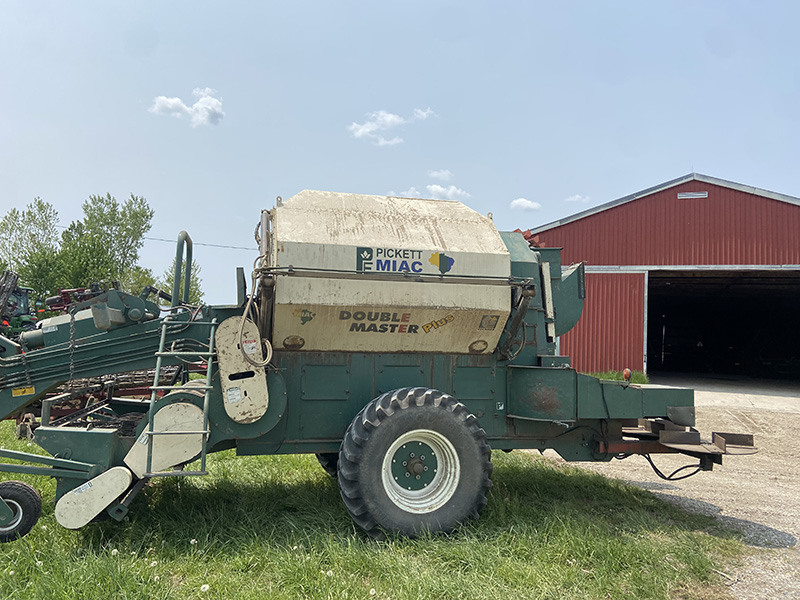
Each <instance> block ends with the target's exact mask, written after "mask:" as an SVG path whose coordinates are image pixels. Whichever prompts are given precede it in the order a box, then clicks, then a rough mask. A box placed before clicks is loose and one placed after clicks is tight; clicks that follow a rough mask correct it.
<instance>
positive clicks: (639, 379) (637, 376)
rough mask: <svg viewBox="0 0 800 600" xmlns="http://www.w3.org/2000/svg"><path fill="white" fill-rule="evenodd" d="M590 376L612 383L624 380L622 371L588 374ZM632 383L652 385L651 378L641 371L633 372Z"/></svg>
mask: <svg viewBox="0 0 800 600" xmlns="http://www.w3.org/2000/svg"><path fill="white" fill-rule="evenodd" d="M588 375H591V376H592V377H597V379H609V380H612V381H622V380H623V379H624V377H623V376H622V371H603V372H601V373H588ZM631 383H650V378H649V377H648V376H647V374H645V373H643V372H641V371H633V372H632V374H631Z"/></svg>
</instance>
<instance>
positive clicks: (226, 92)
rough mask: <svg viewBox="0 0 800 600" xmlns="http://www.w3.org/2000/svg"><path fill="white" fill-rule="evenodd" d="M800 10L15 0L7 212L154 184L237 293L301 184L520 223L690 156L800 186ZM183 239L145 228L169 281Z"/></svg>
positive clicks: (145, 190)
mask: <svg viewBox="0 0 800 600" xmlns="http://www.w3.org/2000/svg"><path fill="white" fill-rule="evenodd" d="M798 22H800V3H797V2H793V1H792V2H777V1H773V2H758V3H756V2H737V1H725V2H723V1H717V2H700V1H695V2H681V1H672V2H658V1H648V2H641V1H630V2H623V1H616V2H610V1H609V2H599V1H587V2H548V3H539V2H494V3H484V2H469V1H466V0H462V1H461V2H435V1H428V2H415V1H409V2H335V1H326V2H322V1H320V2H282V3H277V2H270V3H267V2H263V3H244V2H214V3H211V2H203V1H193V2H182V1H170V2H136V3H134V2H81V3H67V2H36V3H31V2H15V1H9V2H4V3H2V4H1V5H0V208H1V209H2V212H3V213H5V212H6V211H7V210H8V209H9V208H11V207H14V206H16V207H19V208H22V207H23V206H24V205H25V204H27V203H28V202H30V201H31V200H32V199H33V198H34V197H36V196H40V197H42V198H43V199H44V200H46V201H48V202H50V203H52V204H53V205H54V206H55V207H56V209H57V210H58V211H59V214H60V216H61V221H62V223H63V224H65V225H66V224H68V223H69V222H70V221H71V220H73V219H75V218H78V217H80V214H81V212H80V204H81V203H82V202H83V201H84V200H85V199H86V198H87V197H88V196H89V195H90V194H105V193H106V192H109V193H111V194H113V195H114V196H116V197H117V198H118V199H120V200H122V199H124V198H126V197H127V196H128V195H129V194H130V193H134V194H136V195H140V196H144V197H145V198H147V200H148V202H149V203H150V205H151V206H152V207H153V208H154V209H155V211H156V215H155V218H154V221H153V229H152V231H151V232H150V234H149V236H150V237H153V238H166V239H170V240H172V239H175V238H176V237H177V234H178V232H179V231H180V230H181V229H185V230H187V231H188V232H189V233H190V234H191V236H192V238H193V239H194V241H195V242H196V244H197V245H196V246H195V256H196V258H197V259H198V260H199V262H200V264H201V266H202V269H203V272H202V278H203V287H204V289H205V291H206V294H207V296H206V299H207V300H208V301H210V302H213V303H226V302H230V301H232V300H233V299H234V298H235V285H234V272H233V270H234V267H235V266H237V265H242V266H245V267H247V268H249V266H250V265H251V264H252V261H253V259H254V258H255V253H254V252H252V251H248V250H237V249H223V248H214V247H211V246H204V245H201V244H220V245H227V246H237V247H253V248H254V243H253V229H254V227H255V224H256V222H257V221H258V218H259V214H260V211H261V209H262V208H271V207H272V206H273V204H274V199H275V197H276V196H278V195H280V196H283V197H284V198H286V197H289V196H291V195H293V194H295V193H297V192H299V191H300V190H303V189H322V190H332V191H341V192H354V193H367V194H389V193H394V194H398V195H403V194H409V195H419V196H423V197H438V198H445V197H447V198H452V199H459V200H462V201H463V202H465V203H466V204H467V205H469V206H470V207H472V208H474V209H475V210H477V211H479V212H482V213H487V212H490V211H491V212H492V213H493V214H494V219H495V223H496V224H497V226H498V228H500V229H514V228H517V227H520V228H522V229H526V228H528V227H533V226H536V225H540V224H543V223H547V222H550V221H552V220H555V219H558V218H560V217H563V216H566V215H569V214H572V213H575V212H578V211H581V210H585V209H587V208H590V207H592V206H595V205H598V204H602V203H604V202H608V201H610V200H614V199H616V198H618V197H621V196H624V195H627V194H629V193H632V192H635V191H638V190H641V189H644V188H647V187H650V186H652V185H656V184H658V183H661V182H664V181H667V180H669V179H673V178H675V177H679V176H681V175H685V174H686V173H689V172H691V171H693V170H694V171H697V172H700V173H705V174H708V175H712V176H715V177H721V178H724V179H730V180H733V181H738V182H740V183H745V184H749V185H754V186H757V187H762V188H766V189H770V190H774V191H777V192H782V193H785V194H790V195H794V196H800V173H798V168H797V162H798V157H797V146H798V141H797V140H798V139H800V135H799V134H800V119H798V114H799V111H798V109H799V107H800V41H798V40H799V39H800V38H799V37H798V36H797V33H796V27H797V23H798ZM173 255H174V246H173V245H170V244H169V243H164V242H159V241H156V240H148V241H147V243H146V245H145V248H144V250H143V253H142V263H143V264H144V265H145V266H148V267H150V268H152V269H153V270H154V271H155V272H156V273H161V272H162V271H163V270H164V269H165V268H166V267H167V266H168V265H169V263H170V262H171V259H172V256H173Z"/></svg>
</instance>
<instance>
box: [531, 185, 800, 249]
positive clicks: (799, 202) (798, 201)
mask: <svg viewBox="0 0 800 600" xmlns="http://www.w3.org/2000/svg"><path fill="white" fill-rule="evenodd" d="M689 181H701V182H703V183H709V184H712V185H717V186H720V187H725V188H730V189H732V190H737V191H740V192H745V193H747V194H754V195H756V196H762V197H764V198H770V199H772V200H778V201H780V202H787V203H789V204H794V205H795V206H800V198H795V197H794V196H788V195H786V194H779V193H778V192H771V191H769V190H763V189H761V188H757V187H753V186H751V185H744V184H741V183H736V182H734V181H728V180H726V179H719V178H717V177H711V176H710V175H703V174H702V173H689V174H688V175H684V176H683V177H678V178H677V179H672V180H670V181H667V182H664V183H661V184H659V185H656V186H653V187H651V188H647V189H646V190H642V191H640V192H636V193H634V194H630V195H628V196H624V197H622V198H619V199H617V200H612V201H611V202H606V203H605V204H601V205H600V206H595V207H594V208H589V209H587V210H584V211H581V212H579V213H575V214H574V215H569V216H568V217H564V218H563V219H559V220H558V221H553V222H551V223H547V224H545V225H539V226H538V227H532V228H531V230H530V232H531V234H537V233H541V232H543V231H548V230H549V229H554V228H555V227H560V226H561V225H566V224H567V223H572V222H573V221H578V220H580V219H585V218H586V217H590V216H592V215H595V214H597V213H600V212H603V211H606V210H608V209H610V208H614V207H617V206H620V205H622V204H626V203H628V202H633V201H634V200H638V199H639V198H643V197H645V196H649V195H650V194H655V193H656V192H661V191H664V190H667V189H669V188H671V187H675V186H678V185H681V184H684V183H687V182H689Z"/></svg>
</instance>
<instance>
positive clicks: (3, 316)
mask: <svg viewBox="0 0 800 600" xmlns="http://www.w3.org/2000/svg"><path fill="white" fill-rule="evenodd" d="M18 282H19V275H17V274H16V273H13V272H11V271H3V272H2V273H0V335H4V336H6V337H9V338H12V339H13V338H16V337H17V336H19V334H21V333H22V332H23V331H30V330H31V329H35V328H36V317H35V316H34V314H33V313H32V311H31V303H30V294H31V292H33V289H31V288H29V287H25V286H20V285H18Z"/></svg>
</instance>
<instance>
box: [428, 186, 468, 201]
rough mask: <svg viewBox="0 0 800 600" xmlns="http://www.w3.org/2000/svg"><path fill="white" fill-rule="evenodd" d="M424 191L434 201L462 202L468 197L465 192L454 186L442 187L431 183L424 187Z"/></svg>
mask: <svg viewBox="0 0 800 600" xmlns="http://www.w3.org/2000/svg"><path fill="white" fill-rule="evenodd" d="M425 189H426V190H428V194H430V197H431V198H434V199H436V200H464V199H466V198H469V196H470V195H469V194H468V193H467V192H465V191H464V190H462V189H461V188H457V187H456V186H454V185H449V186H447V187H442V186H441V185H439V184H436V183H433V184H431V185H427V186H425Z"/></svg>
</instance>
